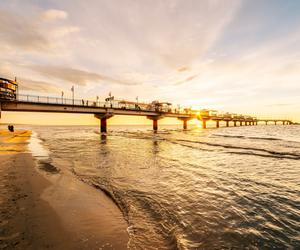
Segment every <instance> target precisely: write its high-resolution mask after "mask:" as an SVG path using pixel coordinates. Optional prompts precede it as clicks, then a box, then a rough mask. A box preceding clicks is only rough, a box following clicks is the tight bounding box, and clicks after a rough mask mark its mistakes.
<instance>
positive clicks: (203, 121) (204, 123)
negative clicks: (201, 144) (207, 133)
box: [202, 119, 206, 129]
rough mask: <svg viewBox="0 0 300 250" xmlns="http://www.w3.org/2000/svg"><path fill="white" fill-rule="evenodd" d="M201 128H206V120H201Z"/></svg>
mask: <svg viewBox="0 0 300 250" xmlns="http://www.w3.org/2000/svg"><path fill="white" fill-rule="evenodd" d="M202 128H204V129H206V120H205V119H203V120H202Z"/></svg>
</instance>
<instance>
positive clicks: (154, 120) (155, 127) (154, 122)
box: [147, 116, 163, 132]
mask: <svg viewBox="0 0 300 250" xmlns="http://www.w3.org/2000/svg"><path fill="white" fill-rule="evenodd" d="M147 118H148V119H149V120H152V127H153V131H154V132H157V130H158V120H160V119H162V118H163V117H162V116H147Z"/></svg>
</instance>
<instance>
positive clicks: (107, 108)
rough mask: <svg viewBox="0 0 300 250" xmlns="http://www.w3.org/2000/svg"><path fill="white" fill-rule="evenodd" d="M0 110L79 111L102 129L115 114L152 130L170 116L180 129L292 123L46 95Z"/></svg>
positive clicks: (5, 103) (1, 105)
mask: <svg viewBox="0 0 300 250" xmlns="http://www.w3.org/2000/svg"><path fill="white" fill-rule="evenodd" d="M1 111H8V112H9V111H19V112H53V113H80V114H93V115H94V116H95V117H96V118H98V119H100V121H101V126H100V128H101V132H106V131H107V119H109V118H111V117H113V116H114V115H131V116H132V115H133V116H146V117H147V118H148V119H150V120H152V121H153V130H154V131H157V130H158V120H160V119H163V118H165V117H173V118H177V119H179V120H181V121H182V122H183V128H184V129H187V122H188V121H189V120H191V119H198V120H200V121H202V127H203V128H206V123H207V121H214V122H215V123H216V127H219V126H220V122H225V123H226V126H227V127H229V126H230V123H231V124H233V126H243V125H244V126H253V125H257V124H258V123H259V122H263V124H266V125H267V124H269V123H274V124H275V125H276V124H278V123H282V124H283V125H290V124H293V122H292V121H291V120H286V119H257V118H256V117H252V116H247V115H237V114H232V113H219V112H217V111H215V110H207V109H205V110H191V109H189V108H177V109H176V108H173V107H172V106H171V104H170V103H166V102H158V101H154V102H151V103H141V102H130V101H125V100H113V99H111V98H110V99H109V98H107V100H106V101H105V102H100V101H99V98H97V100H96V101H90V100H83V99H82V100H80V99H66V98H63V97H61V98H59V97H49V96H33V95H21V94H19V95H17V97H16V99H15V100H1V99H0V118H1Z"/></svg>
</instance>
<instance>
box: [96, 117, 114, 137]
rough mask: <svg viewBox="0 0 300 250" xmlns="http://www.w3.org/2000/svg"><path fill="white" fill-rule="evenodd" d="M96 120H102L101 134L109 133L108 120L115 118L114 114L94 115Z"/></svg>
mask: <svg viewBox="0 0 300 250" xmlns="http://www.w3.org/2000/svg"><path fill="white" fill-rule="evenodd" d="M94 116H95V118H97V119H100V133H107V119H109V118H111V117H113V114H112V113H104V114H103V113H102V114H94Z"/></svg>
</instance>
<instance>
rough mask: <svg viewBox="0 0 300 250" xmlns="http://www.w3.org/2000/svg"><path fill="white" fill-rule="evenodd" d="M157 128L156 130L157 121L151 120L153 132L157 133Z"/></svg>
mask: <svg viewBox="0 0 300 250" xmlns="http://www.w3.org/2000/svg"><path fill="white" fill-rule="evenodd" d="M157 128H158V126H157V120H156V119H153V130H154V131H157Z"/></svg>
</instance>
